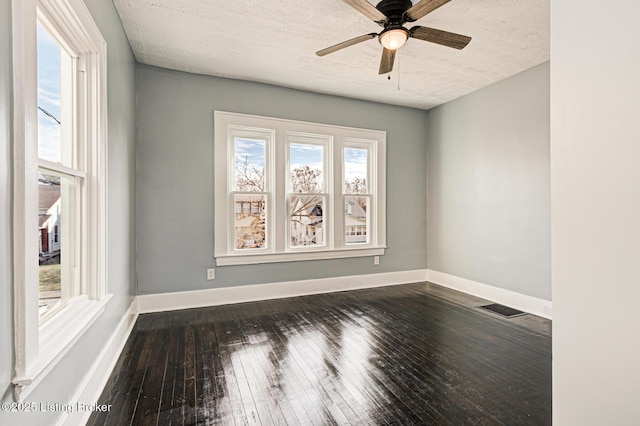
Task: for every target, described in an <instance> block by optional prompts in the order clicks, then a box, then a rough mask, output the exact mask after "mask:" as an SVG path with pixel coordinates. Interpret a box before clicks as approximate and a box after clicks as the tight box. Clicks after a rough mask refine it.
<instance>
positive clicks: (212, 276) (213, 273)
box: [207, 268, 216, 280]
mask: <svg viewBox="0 0 640 426" xmlns="http://www.w3.org/2000/svg"><path fill="white" fill-rule="evenodd" d="M215 279H216V270H215V269H213V268H210V269H207V280H215Z"/></svg>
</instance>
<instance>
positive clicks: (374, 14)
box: [342, 0, 387, 22]
mask: <svg viewBox="0 0 640 426" xmlns="http://www.w3.org/2000/svg"><path fill="white" fill-rule="evenodd" d="M342 1H344V2H345V3H346V4H348V5H349V6H351V7H352V8H354V9H355V10H357V11H358V12H360V13H362V14H363V15H364V16H366V17H367V18H369V19H371V20H373V21H374V22H387V17H386V15H385V14H384V13H382V12H380V11H379V10H378V9H376V8H375V6H374V5H372V4H371V3H369V2H368V1H367V0H342Z"/></svg>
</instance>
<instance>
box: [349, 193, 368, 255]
mask: <svg viewBox="0 0 640 426" xmlns="http://www.w3.org/2000/svg"><path fill="white" fill-rule="evenodd" d="M368 207H369V197H345V198H344V221H345V223H344V233H345V242H346V243H347V244H362V243H367V242H369V217H368V215H367V210H368Z"/></svg>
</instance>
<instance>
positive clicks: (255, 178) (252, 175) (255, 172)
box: [234, 138, 266, 192]
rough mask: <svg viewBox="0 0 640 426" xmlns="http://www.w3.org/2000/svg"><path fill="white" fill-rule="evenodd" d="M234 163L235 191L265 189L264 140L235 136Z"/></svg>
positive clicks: (258, 190)
mask: <svg viewBox="0 0 640 426" xmlns="http://www.w3.org/2000/svg"><path fill="white" fill-rule="evenodd" d="M235 163H236V170H235V185H234V188H235V191H249V192H264V191H265V164H266V142H265V141H263V140H253V139H244V138H236V140H235Z"/></svg>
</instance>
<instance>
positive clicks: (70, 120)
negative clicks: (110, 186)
mask: <svg viewBox="0 0 640 426" xmlns="http://www.w3.org/2000/svg"><path fill="white" fill-rule="evenodd" d="M74 62H75V58H73V57H72V56H71V55H70V54H69V52H67V51H66V50H65V49H63V48H62V47H61V46H60V45H59V44H58V43H57V42H56V41H54V39H53V37H52V36H51V34H50V33H49V32H48V31H47V30H46V29H45V28H44V27H43V26H42V25H41V24H40V23H39V22H38V24H37V63H38V159H39V167H38V168H39V173H38V212H39V220H38V228H39V229H38V230H39V234H40V242H39V250H38V256H39V260H38V263H39V268H38V269H39V271H38V275H39V286H38V311H39V315H40V319H41V320H45V319H47V318H49V317H50V316H51V315H52V314H53V313H54V312H55V311H56V310H57V309H59V308H60V307H62V306H64V305H65V304H66V303H67V302H68V300H69V298H70V297H73V296H75V295H77V294H78V293H79V291H80V286H79V283H78V282H77V280H78V278H79V274H78V272H80V271H79V268H80V264H79V248H80V246H81V238H82V237H81V235H80V232H79V230H80V221H81V216H82V212H81V204H80V200H81V191H82V186H83V178H84V172H83V171H82V170H80V169H79V163H80V162H79V161H78V158H76V156H75V154H76V153H77V152H78V147H77V140H74V136H73V135H74V131H73V127H74V125H75V124H76V123H74V121H75V120H74V117H73V113H72V111H73V108H74V105H73V90H71V87H72V85H73V83H74V75H73V70H74V69H75V68H76V65H75V63H74ZM61 234H62V235H61Z"/></svg>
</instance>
